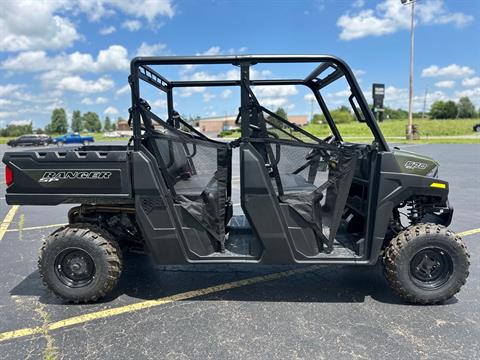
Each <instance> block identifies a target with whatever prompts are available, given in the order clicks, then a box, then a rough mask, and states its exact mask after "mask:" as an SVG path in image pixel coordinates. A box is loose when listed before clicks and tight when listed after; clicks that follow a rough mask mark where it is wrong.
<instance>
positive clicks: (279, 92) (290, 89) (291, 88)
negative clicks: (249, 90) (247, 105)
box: [253, 85, 298, 97]
mask: <svg viewBox="0 0 480 360" xmlns="http://www.w3.org/2000/svg"><path fill="white" fill-rule="evenodd" d="M253 90H254V92H255V93H256V94H257V95H258V96H259V97H274V96H278V97H283V96H291V95H295V94H297V93H298V90H297V87H296V86H295V85H280V86H255V87H254V88H253Z"/></svg>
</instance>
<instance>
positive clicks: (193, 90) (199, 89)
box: [180, 86, 205, 97]
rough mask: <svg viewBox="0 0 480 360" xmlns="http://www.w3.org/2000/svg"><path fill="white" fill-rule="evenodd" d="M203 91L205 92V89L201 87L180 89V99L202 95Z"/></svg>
mask: <svg viewBox="0 0 480 360" xmlns="http://www.w3.org/2000/svg"><path fill="white" fill-rule="evenodd" d="M204 91H205V87H203V86H196V87H188V88H181V90H180V97H190V96H192V95H193V94H195V93H202V92H204Z"/></svg>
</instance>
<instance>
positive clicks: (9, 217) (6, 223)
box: [0, 205, 20, 241]
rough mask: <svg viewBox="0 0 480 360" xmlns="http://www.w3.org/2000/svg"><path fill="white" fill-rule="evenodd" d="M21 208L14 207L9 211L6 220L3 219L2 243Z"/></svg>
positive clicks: (0, 229)
mask: <svg viewBox="0 0 480 360" xmlns="http://www.w3.org/2000/svg"><path fill="white" fill-rule="evenodd" d="M19 207H20V206H19V205H13V206H12V207H11V208H10V210H9V211H8V213H7V216H5V219H3V221H2V223H1V224H0V241H2V239H3V237H4V236H5V233H6V232H7V230H8V227H9V226H10V224H11V222H12V220H13V218H14V216H15V214H16V213H17V211H18V208H19Z"/></svg>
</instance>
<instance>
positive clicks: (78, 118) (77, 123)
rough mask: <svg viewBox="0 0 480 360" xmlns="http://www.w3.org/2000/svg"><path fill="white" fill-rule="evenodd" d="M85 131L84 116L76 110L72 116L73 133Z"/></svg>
mask: <svg viewBox="0 0 480 360" xmlns="http://www.w3.org/2000/svg"><path fill="white" fill-rule="evenodd" d="M82 130H83V124H82V114H81V113H80V111H79V110H75V111H74V112H73V114H72V131H74V132H80V131H82Z"/></svg>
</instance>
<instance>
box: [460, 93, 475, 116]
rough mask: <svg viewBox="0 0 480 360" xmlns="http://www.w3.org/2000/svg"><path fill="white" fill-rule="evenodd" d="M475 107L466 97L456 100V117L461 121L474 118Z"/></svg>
mask: <svg viewBox="0 0 480 360" xmlns="http://www.w3.org/2000/svg"><path fill="white" fill-rule="evenodd" d="M476 115H477V114H476V111H475V106H474V105H473V103H472V102H471V101H470V99H469V98H468V97H467V96H464V97H462V98H460V100H458V117H459V118H462V119H468V118H474V117H475V116H476Z"/></svg>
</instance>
